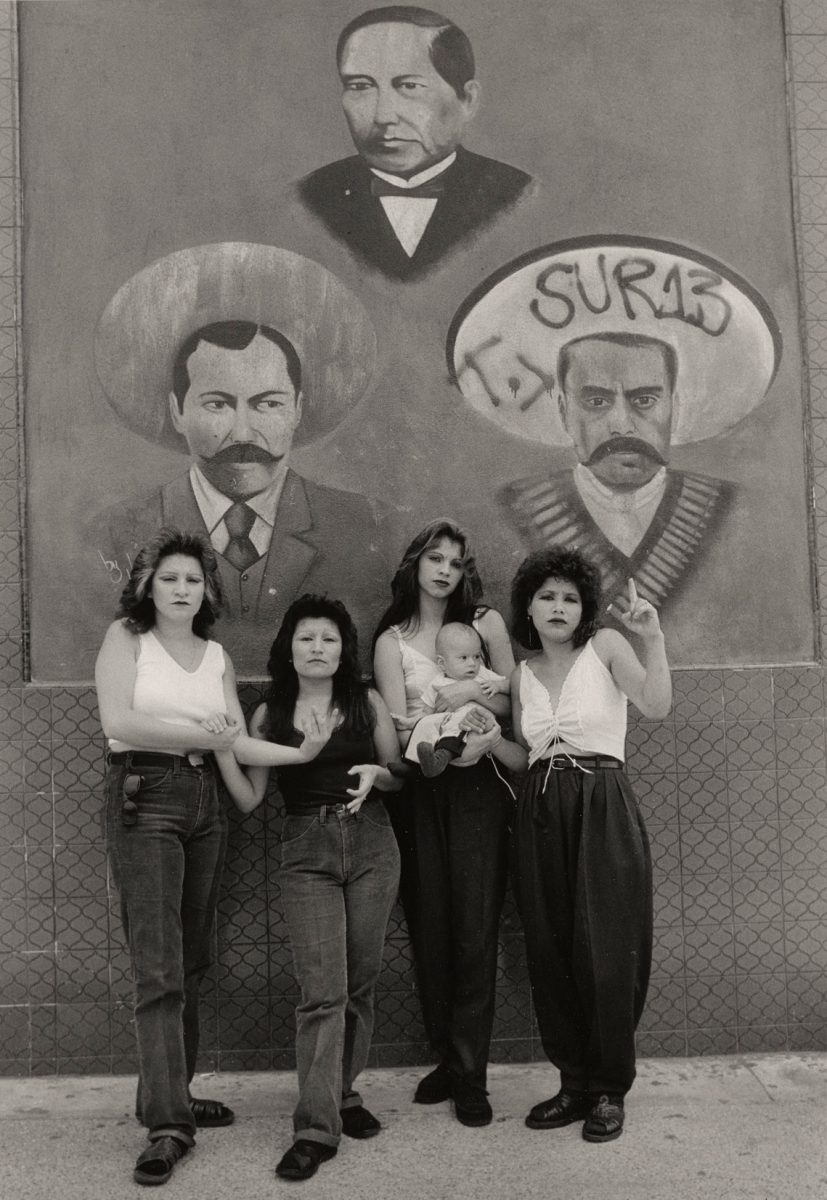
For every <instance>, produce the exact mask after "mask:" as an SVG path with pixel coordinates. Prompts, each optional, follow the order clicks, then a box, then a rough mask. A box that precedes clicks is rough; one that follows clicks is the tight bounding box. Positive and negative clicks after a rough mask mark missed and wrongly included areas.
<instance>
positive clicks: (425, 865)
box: [393, 759, 511, 1087]
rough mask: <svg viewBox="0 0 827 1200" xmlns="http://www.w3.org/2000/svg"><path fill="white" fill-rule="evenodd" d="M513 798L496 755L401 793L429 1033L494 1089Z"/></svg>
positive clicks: (410, 916)
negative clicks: (494, 762)
mask: <svg viewBox="0 0 827 1200" xmlns="http://www.w3.org/2000/svg"><path fill="white" fill-rule="evenodd" d="M510 815H511V809H510V803H509V797H508V795H507V793H506V792H505V789H504V787H503V785H502V784H501V782H500V781H499V780H498V778H497V776H496V774H495V772H494V770H493V768H492V766H491V763H490V761H489V760H487V759H484V760H483V761H482V762H480V763H477V764H476V765H475V766H473V767H448V769H447V770H446V771H445V772H444V773H443V774H442V775H440V776H438V777H437V778H436V779H432V780H426V779H417V780H415V781H413V782H412V783H411V784H410V785H409V787H408V788H407V789H406V791H405V792H404V793H403V794H402V795H401V796H400V797H399V798H398V799H396V803H395V804H394V806H393V816H394V827H395V829H396V834H397V840H398V841H399V846H400V851H401V855H402V884H401V897H402V905H403V908H404V910H405V918H406V921H407V923H408V931H409V933H410V937H411V944H412V947H413V952H414V959H415V962H416V970H417V978H418V983H419V998H420V1003H421V1006H422V1015H423V1018H424V1022H425V1030H426V1033H427V1035H428V1040H429V1041H430V1043H431V1046H432V1047H433V1049H434V1051H435V1052H436V1054H437V1055H438V1056H439V1058H440V1061H442V1062H443V1063H444V1064H445V1065H446V1066H447V1067H448V1068H449V1069H450V1070H451V1071H452V1072H453V1073H454V1074H456V1075H457V1076H460V1077H462V1078H465V1079H467V1080H468V1081H469V1082H470V1083H473V1084H477V1085H479V1086H481V1087H484V1086H485V1082H486V1070H487V1066H488V1050H489V1046H490V1043H491V1028H492V1025H493V1021H494V999H495V992H496V978H497V932H498V926H499V919H500V912H501V909H502V904H503V897H504V894H505V882H506V872H507V846H508V827H509V821H510Z"/></svg>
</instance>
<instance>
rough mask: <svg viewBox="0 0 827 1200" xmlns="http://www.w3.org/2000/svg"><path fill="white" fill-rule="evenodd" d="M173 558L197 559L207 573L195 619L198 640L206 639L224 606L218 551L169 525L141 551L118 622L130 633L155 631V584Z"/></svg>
mask: <svg viewBox="0 0 827 1200" xmlns="http://www.w3.org/2000/svg"><path fill="white" fill-rule="evenodd" d="M173 554H183V555H184V556H185V557H186V558H194V559H196V561H197V562H198V564H199V566H200V567H201V570H202V571H203V573H204V599H203V600H202V601H201V607H200V608H199V610H198V612H197V613H196V614H195V617H194V618H193V622H192V630H193V633H195V634H196V635H197V636H198V637H201V638H206V637H208V635H209V632H210V630H211V629H212V627H213V625H214V624H215V622H216V620H217V619H218V617H219V616H220V615H221V609H222V608H223V605H224V597H223V595H222V592H221V579H220V576H219V574H218V563H217V562H216V558H215V551H214V550H213V548H212V546H211V545H210V543H209V542H208V541H207V539H206V538H204V537H202V536H201V534H199V533H190V532H189V531H186V530H181V529H173V528H172V527H171V526H168V525H167V526H164V528H163V529H159V530H158V532H157V533H156V535H155V537H154V538H153V539H152V541H151V542H147V544H146V545H145V546H143V547H142V548H141V550H139V551H138V554H137V556H136V558H135V562H134V565H133V567H132V570H131V571H130V572H129V580H128V582H127V585H126V587H125V588H124V590H123V592H122V593H121V599H120V604H119V606H118V611H117V613H116V614H115V616H116V619H117V618H121V619H122V620H123V623H124V625H125V626H126V628H127V629H128V630H129V631H130V632H131V633H146V632H147V631H148V630H150V629H152V627H153V626H154V624H155V602H154V601H153V599H152V581H153V579H154V578H155V572H156V571H157V570H158V567H159V566H160V564H161V562H162V561H163V559H165V558H171V557H172V555H173Z"/></svg>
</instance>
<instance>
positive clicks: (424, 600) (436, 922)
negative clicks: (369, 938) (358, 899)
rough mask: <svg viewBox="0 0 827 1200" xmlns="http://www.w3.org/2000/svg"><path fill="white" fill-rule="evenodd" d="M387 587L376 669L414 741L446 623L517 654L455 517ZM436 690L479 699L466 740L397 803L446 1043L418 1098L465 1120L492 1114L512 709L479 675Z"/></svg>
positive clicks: (409, 904) (485, 1119) (424, 984)
mask: <svg viewBox="0 0 827 1200" xmlns="http://www.w3.org/2000/svg"><path fill="white" fill-rule="evenodd" d="M391 592H392V597H393V599H392V603H391V605H390V607H389V608H388V609H387V611H386V613H385V615H384V616H383V617H382V619H381V621H380V623H379V627H378V630H377V634H376V640H375V649H374V673H375V677H376V686H377V687H378V688H379V691H380V692H381V694H382V696H383V697H384V698H385V701H386V703H387V705H388V707H389V708H390V710H391V713H392V714H394V716H396V717H397V718H401V719H400V720H399V728H398V733H399V740H400V744H401V746H402V747H403V748H404V747H405V745H406V744H407V740H408V737H409V736H410V719H411V718H412V717H417V716H421V715H422V713H423V711H424V706H423V701H422V692H423V689H424V688H425V687H426V686H427V685H428V684H429V683H430V682H431V681H432V680H433V679H435V678H436V676H438V675H439V674H440V673H441V668H440V667H439V666H438V665H437V663H436V661H435V659H436V637H437V634H438V633H439V631H440V630H441V628H442V627H443V625H445V624H447V623H450V622H455V621H456V622H460V623H462V624H464V625H469V626H472V627H473V628H474V629H475V630H476V631H477V633H478V634H479V637H480V640H481V642H482V645H483V648H484V650H485V657H486V659H487V662H486V665H487V666H490V667H491V669H492V670H493V671H495V672H497V673H498V674H499V675H505V676H508V675H510V673H511V671H512V669H513V667H514V657H513V654H512V652H511V643H510V641H509V638H508V633H507V631H506V628H505V623H504V621H503V619H502V617H501V616H500V614H499V613H498V612H496V611H495V610H494V609H491V608H488V607H487V606H486V605H484V604H483V603H482V601H481V597H482V585H481V583H480V579H479V575H478V574H477V570H476V566H475V563H474V557H473V555H472V553H471V550H470V547H469V544H468V539H467V537H466V535H465V533H464V532H463V531H462V530H461V529H460V528H459V527H458V526H457V525H456V524H455V523H454V522H453V521H447V520H439V521H433V522H432V523H431V524H430V525H427V526H426V527H425V528H424V529H423V530H421V531H420V532H419V533H418V534H417V535H416V537H415V538H414V539H413V541H412V542H411V544H410V545H409V546H408V548H407V550H406V551H405V553H404V555H403V556H402V562H401V563H400V566H399V569H398V570H397V572H396V574H395V575H394V577H393V581H392V583H391ZM440 695H441V703H442V704H443V705H444V706H445V708H450V709H451V710H456V709H459V708H461V707H462V706H463V705H466V704H468V703H469V702H473V708H472V710H471V712H470V714H469V716H468V717H467V718H466V720H467V722H468V723H467V725H466V726H465V727H466V729H467V730H468V733H467V735H466V738H465V749H464V751H463V753H462V756H461V758H460V759H456V760H455V761H454V764H452V765H451V766H450V767H449V768H448V769H447V770H446V771H444V773H443V774H441V775H439V776H437V777H436V778H434V779H425V778H424V777H423V776H421V775H420V776H418V777H417V776H415V777H413V778H412V779H411V781H410V782H409V784H408V785H407V788H406V791H405V793H404V794H403V795H402V796H401V797H400V798H399V799H398V801H395V803H394V806H393V808H394V812H393V816H394V822H395V828H396V833H397V838H398V840H399V845H400V851H401V854H402V890H401V894H402V903H403V906H404V909H405V918H406V920H407V924H408V931H409V933H410V937H411V944H412V947H413V952H414V959H415V962H416V971H417V980H418V984H419V999H420V1003H421V1005H422V1014H423V1019H424V1022H425V1030H426V1033H427V1036H428V1040H429V1041H430V1044H431V1047H432V1049H433V1051H434V1053H435V1055H436V1056H437V1065H436V1067H435V1068H434V1070H432V1071H430V1072H429V1073H428V1074H427V1075H426V1076H425V1077H424V1078H423V1079H421V1080H420V1082H419V1085H418V1086H417V1088H416V1091H415V1093H414V1100H415V1101H416V1103H418V1104H437V1103H439V1102H440V1101H444V1100H449V1099H450V1100H453V1103H454V1112H455V1115H456V1117H457V1120H459V1121H460V1122H461V1123H462V1124H464V1125H488V1124H489V1123H490V1121H491V1119H492V1110H491V1105H490V1103H489V1101H488V1094H487V1089H486V1076H487V1069H488V1051H489V1046H490V1042H491V1029H492V1024H493V1020H494V999H495V990H496V976H497V932H498V926H499V919H500V911H501V909H502V904H503V897H504V895H505V882H506V868H507V847H508V828H509V821H510V816H511V796H510V794H509V792H508V790H507V788H506V786H505V785H504V784H503V782H502V780H501V779H500V778H498V775H497V770H496V768H495V766H494V764H493V762H492V760H491V759H490V757H489V756H488V751H490V750H491V748H492V746H493V745H494V744H495V742H497V741H498V740H499V738H500V737H501V733H500V728H499V725H498V724H497V723H496V722H495V721H494V720H493V719H492V714H493V715H494V716H504V715H506V714H507V712H508V708H509V704H508V697H507V696H504V695H490V694H488V692H487V691H485V690H484V689H483V687H482V686H481V684H480V683H479V681H478V680H477V679H470V680H465V681H462V682H460V681H457V682H454V683H451V684H448V685H447V686H445V687H443V688H441V690H440Z"/></svg>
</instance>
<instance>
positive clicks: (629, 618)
mask: <svg viewBox="0 0 827 1200" xmlns="http://www.w3.org/2000/svg"><path fill="white" fill-rule="evenodd" d="M608 611H609V612H611V613H614V615H615V616H616V617H617V619H618V620H619V621H620V623H621V625H623V626H624V627H625V628H626V629H628V630H629V632H630V633H636V634H638V636H639V637H642V638H652V637H658V636H659V635H660V634H661V632H662V631H661V627H660V620H659V619H658V610H657V609H656V608H655V606H654V605H653V604H650V603H649V601H648V600H644V599H643V597H642V596H638V594H637V588H636V587H635V581H634V579H630V580H629V583H628V589H627V593H626V595H623V594H622V593H621V595H619V596H615V598H614V600H613V601H612V603H611V604H610V605H609V609H608Z"/></svg>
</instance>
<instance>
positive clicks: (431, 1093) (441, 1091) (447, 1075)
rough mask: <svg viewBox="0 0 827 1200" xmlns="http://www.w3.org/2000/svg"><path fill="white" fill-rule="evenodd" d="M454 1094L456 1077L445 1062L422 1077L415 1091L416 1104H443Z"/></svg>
mask: <svg viewBox="0 0 827 1200" xmlns="http://www.w3.org/2000/svg"><path fill="white" fill-rule="evenodd" d="M453 1094H454V1077H453V1075H452V1074H451V1072H450V1071H449V1070H448V1068H447V1067H446V1066H445V1064H444V1063H440V1064H439V1066H438V1067H434V1069H433V1071H429V1072H428V1074H427V1075H426V1076H425V1077H424V1078H423V1079H420V1081H419V1083H418V1084H417V1086H416V1091H415V1092H414V1104H441V1103H442V1101H443V1100H450V1099H451V1096H452V1095H453Z"/></svg>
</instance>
